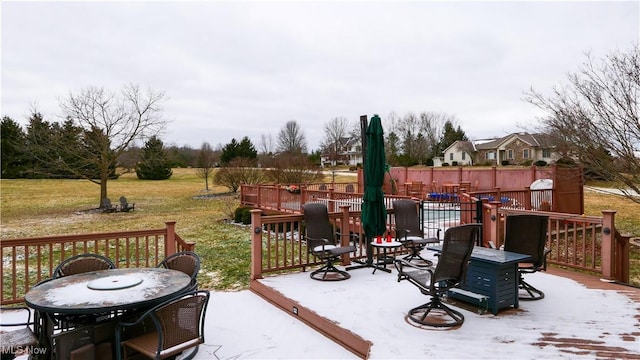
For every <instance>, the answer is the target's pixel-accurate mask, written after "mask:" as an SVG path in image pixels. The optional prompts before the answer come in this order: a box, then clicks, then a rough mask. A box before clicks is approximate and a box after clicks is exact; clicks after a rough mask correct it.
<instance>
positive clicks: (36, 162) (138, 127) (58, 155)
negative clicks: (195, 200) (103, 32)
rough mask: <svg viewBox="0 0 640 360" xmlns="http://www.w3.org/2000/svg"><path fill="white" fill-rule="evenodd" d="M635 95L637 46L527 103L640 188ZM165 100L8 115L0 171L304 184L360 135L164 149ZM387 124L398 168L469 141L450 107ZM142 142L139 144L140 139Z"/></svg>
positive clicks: (582, 153)
mask: <svg viewBox="0 0 640 360" xmlns="http://www.w3.org/2000/svg"><path fill="white" fill-rule="evenodd" d="M639 94H640V54H639V50H638V45H637V44H635V45H634V46H633V47H632V49H631V50H630V51H627V52H624V51H615V52H612V53H610V54H608V55H607V56H605V57H604V58H602V59H594V58H592V57H591V56H590V55H588V56H587V61H586V62H585V63H584V65H583V66H582V67H581V68H580V69H579V71H578V72H577V73H573V74H569V75H568V84H562V85H560V86H558V87H555V88H553V91H552V93H551V95H543V93H541V92H539V91H536V90H533V89H531V90H529V92H526V93H525V95H526V97H525V99H524V100H525V101H528V102H529V103H531V104H533V105H535V106H537V107H539V108H541V109H543V110H545V112H546V116H544V117H543V118H542V119H540V120H541V123H540V132H542V133H546V134H548V135H550V136H552V137H553V139H554V141H555V143H556V148H555V150H556V151H558V152H559V153H561V154H562V155H563V156H565V157H567V158H569V159H572V160H575V161H576V162H577V164H578V165H581V166H583V167H585V168H588V169H590V171H595V172H598V175H599V176H600V177H602V178H604V179H606V180H612V181H616V182H618V183H620V184H621V186H623V187H624V189H626V190H631V191H632V192H633V191H635V192H640V121H639V117H638V97H639ZM164 101H165V95H164V93H162V92H157V91H154V90H151V89H149V90H146V91H143V90H141V89H140V88H139V87H138V86H136V85H127V86H124V87H123V88H122V89H121V91H120V92H117V93H116V92H110V91H107V90H105V89H103V88H98V87H89V88H86V89H83V90H81V91H80V92H79V93H77V94H69V96H68V97H66V98H64V99H62V100H61V101H60V108H61V109H62V112H63V115H64V118H65V120H64V121H62V122H49V121H46V120H45V119H43V117H42V115H41V114H40V113H38V112H37V111H36V110H35V109H34V111H32V115H31V117H30V119H29V122H28V125H27V126H26V129H25V130H23V129H22V128H21V127H20V126H19V124H18V123H16V122H15V121H14V120H13V119H11V118H9V117H6V116H5V117H3V119H2V128H1V132H0V137H1V138H0V141H1V143H0V144H1V146H2V149H1V154H2V159H1V163H0V165H1V174H2V178H17V177H26V178H37V177H53V178H85V179H88V180H90V181H92V182H95V183H96V184H99V185H100V199H101V200H102V199H103V198H105V197H106V194H107V181H108V180H109V179H113V178H117V177H118V176H119V175H120V174H121V172H122V171H134V170H135V171H136V173H138V176H139V177H140V178H144V179H151V178H159V177H168V176H171V171H170V169H171V168H175V167H194V168H198V169H200V170H198V171H200V175H201V176H202V177H203V178H205V182H206V186H207V188H208V181H209V177H210V176H212V175H213V174H214V171H213V169H214V168H216V167H221V168H222V169H226V170H223V171H215V175H216V176H224V175H225V172H227V173H228V172H233V171H240V170H237V169H242V171H243V172H245V173H244V174H243V175H242V176H237V174H236V175H234V176H231V177H233V178H234V179H237V178H240V180H241V181H245V182H249V183H251V182H254V181H257V180H259V178H256V176H258V175H256V174H254V173H251V171H249V170H247V169H250V168H256V167H263V168H268V169H275V170H273V171H272V173H271V174H270V175H269V178H270V180H272V181H275V182H281V183H300V182H303V180H305V179H304V176H305V175H304V174H309V173H314V171H317V168H318V166H319V165H326V163H325V164H322V163H321V159H325V160H328V164H329V165H335V164H339V163H341V162H342V163H344V162H345V161H346V158H345V156H346V154H347V152H348V151H350V150H352V149H353V148H356V149H358V142H359V141H360V133H361V129H360V124H359V122H356V121H353V122H350V121H349V120H347V119H346V118H344V117H336V118H333V119H331V120H329V121H328V122H327V123H326V124H325V126H324V134H323V137H322V142H321V146H320V149H317V150H314V151H311V152H309V149H308V145H307V141H306V136H305V133H304V130H303V129H302V127H301V126H300V125H299V123H298V122H297V121H295V120H290V121H287V122H286V123H285V125H284V126H283V127H282V128H281V129H280V131H279V132H278V133H277V135H276V137H275V138H274V137H273V136H272V135H271V134H263V135H261V138H260V140H259V143H258V146H257V148H256V146H255V145H254V144H253V143H252V142H251V140H250V139H248V138H247V137H245V138H243V139H240V140H239V141H238V140H236V139H232V140H231V141H230V142H229V143H228V144H226V145H224V146H222V145H220V146H218V147H217V148H216V149H213V148H212V147H211V145H209V144H208V143H203V144H202V146H201V148H200V149H192V148H190V147H188V146H183V147H177V146H169V147H165V146H164V144H163V143H162V141H161V140H160V139H159V137H158V134H159V131H160V130H162V129H163V128H164V127H165V126H166V123H165V121H164V120H162V117H161V114H162V104H163V103H164ZM383 121H384V129H385V141H386V144H385V148H386V151H387V161H388V163H389V165H392V166H397V165H399V166H412V165H417V164H423V165H432V162H431V161H432V159H433V158H434V157H439V156H441V155H442V152H443V150H444V149H446V148H447V147H448V146H449V145H451V144H453V142H455V141H456V140H468V139H467V136H466V134H465V133H464V131H463V130H462V129H461V127H460V126H459V125H458V124H457V119H456V118H455V116H453V115H450V114H446V113H436V112H429V111H424V112H421V113H419V114H415V113H406V114H405V115H404V116H399V115H397V114H396V113H395V112H392V113H390V114H388V116H386V118H383ZM139 140H143V141H144V147H143V148H137V147H136V146H135V145H136V141H139ZM354 142H355V143H354ZM360 150H361V149H360ZM234 169H235V170H234ZM310 169H311V170H312V171H310ZM313 169H315V170H313ZM263 173H264V172H263ZM218 174H220V175H218ZM227 175H228V174H227ZM212 180H213V181H214V182H219V181H223V180H222V179H221V178H218V179H215V178H213V179H212ZM227 182H229V181H227ZM236 186H239V184H238V183H237V182H236V181H235V180H234V182H231V183H229V187H230V189H232V190H234V191H235V190H236V189H237V187H236ZM632 192H629V194H632ZM636 199H637V197H636ZM637 201H639V202H640V200H637Z"/></svg>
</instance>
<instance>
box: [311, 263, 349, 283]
mask: <svg viewBox="0 0 640 360" xmlns="http://www.w3.org/2000/svg"><path fill="white" fill-rule="evenodd" d="M309 276H310V277H311V278H312V279H314V280H320V281H341V280H347V279H349V278H351V275H350V274H349V273H348V272H346V271H343V270H340V269H338V268H337V267H335V266H334V265H333V261H328V262H327V264H326V265H325V266H323V267H321V268H320V269H317V270H315V271H313V272H312V273H311V274H310V275H309Z"/></svg>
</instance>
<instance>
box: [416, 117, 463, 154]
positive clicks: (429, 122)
mask: <svg viewBox="0 0 640 360" xmlns="http://www.w3.org/2000/svg"><path fill="white" fill-rule="evenodd" d="M447 122H450V123H451V124H453V125H457V120H456V118H455V116H453V115H449V114H447V113H439V112H433V111H427V112H422V113H420V131H421V132H422V133H423V134H424V137H425V141H426V146H427V151H428V154H427V157H429V158H433V157H438V156H440V155H441V152H442V150H444V149H439V148H438V144H440V142H441V141H442V135H443V133H444V124H446V123H447Z"/></svg>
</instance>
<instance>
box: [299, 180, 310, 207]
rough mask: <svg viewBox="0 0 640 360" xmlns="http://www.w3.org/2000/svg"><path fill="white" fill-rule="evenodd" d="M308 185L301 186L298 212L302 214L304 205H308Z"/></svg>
mask: <svg viewBox="0 0 640 360" xmlns="http://www.w3.org/2000/svg"><path fill="white" fill-rule="evenodd" d="M307 197H308V195H307V185H306V184H304V185H300V207H299V208H298V211H300V212H302V205H304V204H306V203H307Z"/></svg>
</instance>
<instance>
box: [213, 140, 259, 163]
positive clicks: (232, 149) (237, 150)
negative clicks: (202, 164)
mask: <svg viewBox="0 0 640 360" xmlns="http://www.w3.org/2000/svg"><path fill="white" fill-rule="evenodd" d="M236 158H243V159H248V160H250V161H251V162H255V160H256V159H257V158H258V151H256V148H255V147H254V146H253V144H252V143H251V140H249V138H248V137H246V136H245V137H244V138H242V140H241V141H240V142H239V143H238V141H236V139H231V142H230V143H228V144H227V145H225V146H224V148H222V154H221V155H220V162H221V163H222V165H223V166H227V165H228V164H229V163H230V162H231V161H232V160H234V159H236Z"/></svg>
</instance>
